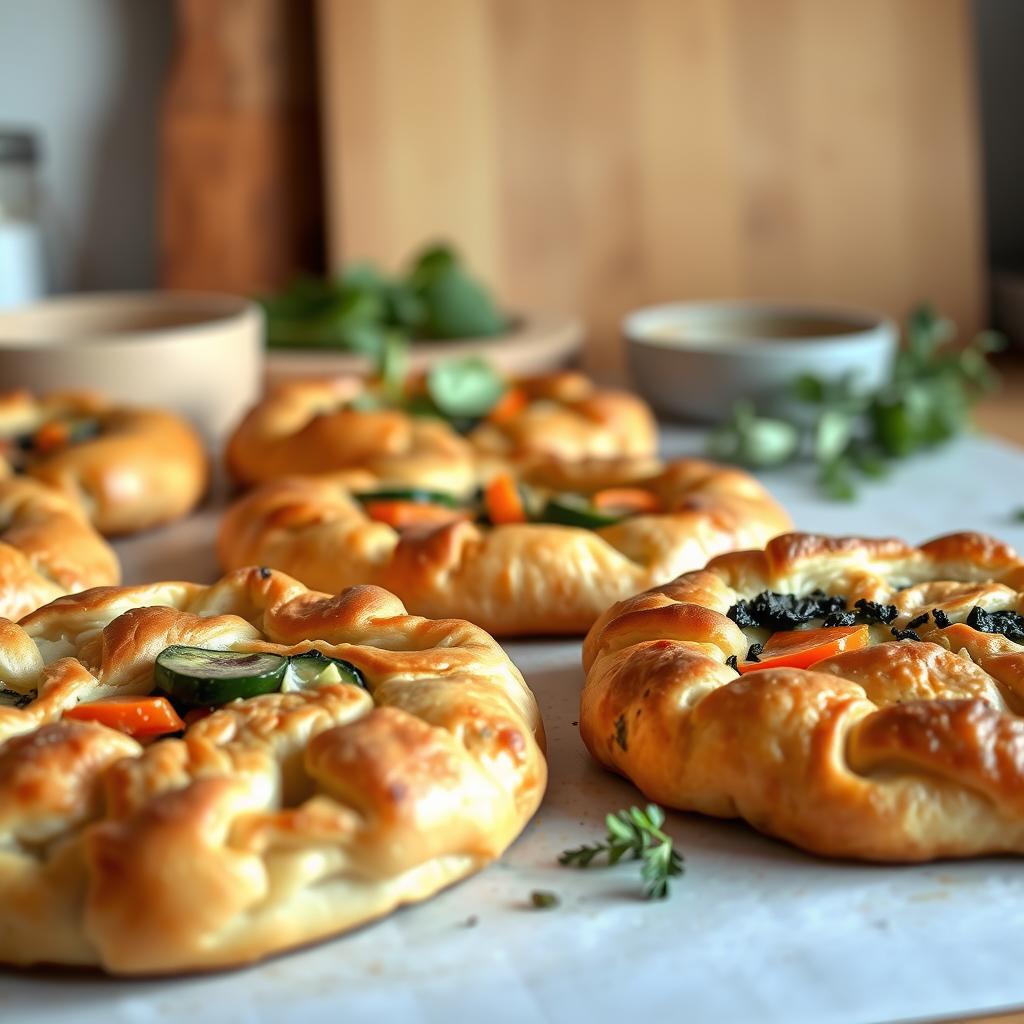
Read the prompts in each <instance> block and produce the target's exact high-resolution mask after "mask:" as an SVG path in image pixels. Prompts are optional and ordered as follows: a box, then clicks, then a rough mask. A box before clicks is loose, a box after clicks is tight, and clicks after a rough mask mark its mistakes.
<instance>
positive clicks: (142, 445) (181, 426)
mask: <svg viewBox="0 0 1024 1024" xmlns="http://www.w3.org/2000/svg"><path fill="white" fill-rule="evenodd" d="M66 425H84V426H87V427H88V428H89V429H88V431H87V433H86V436H84V437H83V438H81V439H75V438H74V437H67V438H65V439H63V440H58V441H57V442H56V443H53V444H49V445H47V446H46V447H45V448H43V447H42V446H30V447H28V448H27V450H25V451H19V449H20V447H21V444H22V443H23V442H26V441H27V442H31V439H32V437H33V435H36V436H37V437H38V436H41V434H42V431H44V430H48V429H51V428H59V427H63V426H66ZM5 441H6V443H7V445H8V451H7V455H6V458H5V454H4V450H3V449H4V442H5ZM22 473H23V474H25V475H27V476H30V477H32V478H33V479H36V480H40V481H42V482H43V483H45V484H47V485H49V486H50V487H53V488H55V489H56V490H59V491H61V492H63V493H64V494H66V495H67V496H68V497H69V498H71V499H73V500H75V501H77V502H78V503H79V504H80V505H81V506H82V507H83V508H84V509H85V511H86V513H87V515H88V517H89V519H90V520H91V521H92V523H93V525H94V526H95V527H96V529H98V530H99V531H100V532H101V533H103V534H108V535H112V534H124V533H134V532H136V531H139V530H146V529H149V528H151V527H154V526H161V525H163V524H164V523H168V522H171V521H173V520H175V519H178V518H180V517H181V516H184V515H185V514H186V513H188V512H190V511H191V510H192V509H193V508H194V507H195V505H196V504H197V503H198V502H199V500H200V499H201V498H202V496H203V494H204V493H205V491H206V486H207V479H208V460H207V457H206V451H205V448H204V445H203V442H202V440H201V439H200V437H199V435H198V434H197V433H196V431H195V430H194V429H193V428H192V427H191V426H190V425H189V424H188V423H186V422H185V421H184V420H183V419H181V418H180V417H178V416H175V415H174V414H172V413H169V412H165V411H163V410H159V409H141V408H132V407H128V406H118V405H114V404H112V403H110V402H107V401H106V400H104V399H102V398H100V397H99V396H96V395H93V394H90V393H87V392H55V393H52V394H49V395H43V396H39V397H36V396H33V395H31V394H30V393H28V392H26V391H11V392H7V393H5V394H0V477H5V476H7V477H9V476H13V475H15V474H22Z"/></svg>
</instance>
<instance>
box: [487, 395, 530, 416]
mask: <svg viewBox="0 0 1024 1024" xmlns="http://www.w3.org/2000/svg"><path fill="white" fill-rule="evenodd" d="M529 402H530V396H529V395H528V394H527V393H526V392H525V391H524V390H523V389H522V388H509V389H508V390H507V391H506V392H505V394H503V395H502V396H501V398H499V399H498V404H497V405H495V406H494V408H493V409H491V411H490V412H489V413H488V414H487V419H488V422H490V423H507V422H508V421H509V420H510V419H512V417H513V416H518V415H519V414H520V413H521V412H522V411H523V410H524V409H525V408H526V406H527V405H528V404H529Z"/></svg>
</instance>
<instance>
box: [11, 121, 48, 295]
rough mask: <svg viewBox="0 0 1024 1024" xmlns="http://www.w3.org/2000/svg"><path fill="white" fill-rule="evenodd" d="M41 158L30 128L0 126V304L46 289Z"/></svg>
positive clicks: (40, 293)
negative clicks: (40, 186) (29, 130)
mask: <svg viewBox="0 0 1024 1024" xmlns="http://www.w3.org/2000/svg"><path fill="white" fill-rule="evenodd" d="M38 156H39V147H38V145H37V144H36V137H35V136H34V135H33V134H32V133H31V132H28V131H22V130H16V129H7V128H0V308H3V307H10V306H19V305H21V304H22V303H26V302H33V301H35V300H36V299H39V298H41V297H42V296H43V295H44V294H45V293H46V261H45V256H44V253H43V229H42V217H41V201H40V198H41V197H40V189H39V181H38V177H37V174H36V169H37V164H38Z"/></svg>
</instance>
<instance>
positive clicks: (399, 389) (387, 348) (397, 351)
mask: <svg viewBox="0 0 1024 1024" xmlns="http://www.w3.org/2000/svg"><path fill="white" fill-rule="evenodd" d="M408 366H409V342H408V340H407V339H406V338H405V336H404V335H403V334H401V333H400V332H399V331H386V332H385V333H384V335H383V337H382V344H381V348H380V353H379V358H378V361H377V376H378V377H379V378H380V387H381V392H382V393H383V395H384V397H385V398H386V399H387V400H388V401H389V402H392V403H393V404H395V405H400V404H401V403H402V399H403V397H404V394H405V375H406V372H407V370H408Z"/></svg>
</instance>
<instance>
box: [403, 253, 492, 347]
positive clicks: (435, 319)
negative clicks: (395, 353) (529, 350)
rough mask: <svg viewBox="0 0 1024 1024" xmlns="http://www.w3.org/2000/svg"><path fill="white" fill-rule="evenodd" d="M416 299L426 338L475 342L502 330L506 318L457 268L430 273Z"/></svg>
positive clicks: (484, 290) (423, 334)
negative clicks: (470, 340) (468, 339)
mask: <svg viewBox="0 0 1024 1024" xmlns="http://www.w3.org/2000/svg"><path fill="white" fill-rule="evenodd" d="M417 295H418V297H419V299H420V301H421V302H422V303H423V309H424V314H423V321H422V323H421V325H420V330H421V334H422V336H423V337H425V338H475V337H485V336H487V335H492V334H500V333H501V332H502V331H504V330H505V326H506V325H505V318H504V317H503V316H502V314H501V312H500V311H499V310H498V308H497V306H495V304H494V302H493V300H492V299H491V296H490V293H489V292H488V291H487V289H486V288H484V286H483V285H482V284H480V283H479V282H478V281H475V280H474V279H473V278H471V277H470V276H469V275H468V274H467V273H466V272H465V271H464V270H463V269H462V268H461V267H459V266H457V265H452V266H449V267H447V268H446V269H443V270H437V271H434V272H432V273H431V274H430V276H429V277H428V278H427V279H426V281H425V282H424V283H422V284H420V285H419V286H418V288H417Z"/></svg>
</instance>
